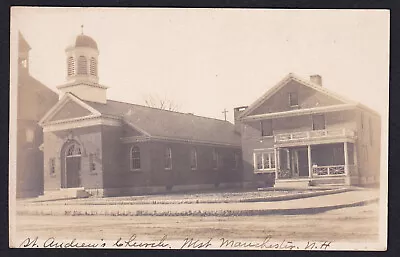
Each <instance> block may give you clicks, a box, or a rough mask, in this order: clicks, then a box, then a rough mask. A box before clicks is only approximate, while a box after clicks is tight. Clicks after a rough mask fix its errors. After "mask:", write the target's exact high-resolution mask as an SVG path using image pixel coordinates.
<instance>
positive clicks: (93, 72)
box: [90, 57, 97, 76]
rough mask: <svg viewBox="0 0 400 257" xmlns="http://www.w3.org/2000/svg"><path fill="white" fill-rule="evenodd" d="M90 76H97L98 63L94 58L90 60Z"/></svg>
mask: <svg viewBox="0 0 400 257" xmlns="http://www.w3.org/2000/svg"><path fill="white" fill-rule="evenodd" d="M90 75H92V76H97V62H96V59H95V58H94V57H92V58H90Z"/></svg>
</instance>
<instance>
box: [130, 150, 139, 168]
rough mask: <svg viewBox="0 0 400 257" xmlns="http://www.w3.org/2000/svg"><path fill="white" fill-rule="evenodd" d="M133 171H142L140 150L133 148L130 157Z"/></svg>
mask: <svg viewBox="0 0 400 257" xmlns="http://www.w3.org/2000/svg"><path fill="white" fill-rule="evenodd" d="M130 163H131V170H140V148H139V147H137V146H132V148H131V155H130Z"/></svg>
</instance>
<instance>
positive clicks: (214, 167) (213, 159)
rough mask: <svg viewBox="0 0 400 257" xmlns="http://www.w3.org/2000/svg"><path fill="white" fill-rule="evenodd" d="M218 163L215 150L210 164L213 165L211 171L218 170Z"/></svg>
mask: <svg viewBox="0 0 400 257" xmlns="http://www.w3.org/2000/svg"><path fill="white" fill-rule="evenodd" d="M218 162H219V155H218V152H217V150H216V149H213V152H212V163H213V169H214V170H216V169H218Z"/></svg>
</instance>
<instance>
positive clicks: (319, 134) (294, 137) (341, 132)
mask: <svg viewBox="0 0 400 257" xmlns="http://www.w3.org/2000/svg"><path fill="white" fill-rule="evenodd" d="M354 136H355V132H354V131H353V130H350V129H346V128H341V129H323V130H311V131H301V132H292V133H283V134H277V135H275V142H276V143H285V142H291V141H298V140H309V139H322V138H334V137H354Z"/></svg>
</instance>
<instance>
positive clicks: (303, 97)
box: [249, 80, 344, 115]
mask: <svg viewBox="0 0 400 257" xmlns="http://www.w3.org/2000/svg"><path fill="white" fill-rule="evenodd" d="M289 94H292V95H293V94H294V95H297V103H298V104H297V105H294V106H291V104H290V99H289V98H290V96H289ZM338 104H344V102H343V101H341V100H338V99H336V98H334V97H331V96H328V95H326V94H324V93H321V92H318V91H316V90H315V89H312V88H310V87H307V86H305V85H303V84H301V83H299V82H297V81H293V80H291V81H289V82H288V83H287V84H286V85H285V86H283V87H282V88H280V89H279V90H278V91H277V92H275V93H274V94H273V95H271V96H270V97H269V98H268V99H266V100H265V101H264V102H263V103H262V104H261V105H260V106H258V107H257V108H255V109H254V110H253V111H252V112H250V113H249V115H256V114H264V113H274V112H285V111H291V110H296V109H309V108H313V107H322V106H330V105H338Z"/></svg>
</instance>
